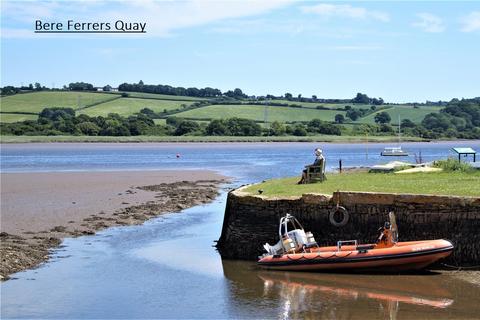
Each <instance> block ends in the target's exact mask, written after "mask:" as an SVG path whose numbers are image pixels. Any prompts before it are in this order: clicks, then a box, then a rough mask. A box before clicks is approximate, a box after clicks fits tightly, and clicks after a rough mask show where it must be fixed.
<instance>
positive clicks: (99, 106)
mask: <svg viewBox="0 0 480 320" xmlns="http://www.w3.org/2000/svg"><path fill="white" fill-rule="evenodd" d="M202 100H206V99H204V98H197V97H186V96H169V95H162V94H151V93H140V92H128V97H121V93H113V94H112V93H95V92H71V91H42V92H31V93H22V94H16V95H12V96H7V97H2V98H0V111H1V119H0V121H1V122H15V121H23V120H35V119H36V118H37V116H36V114H38V113H39V112H40V111H42V110H43V109H44V108H46V107H70V108H73V109H76V110H78V111H77V113H81V114H87V115H90V116H99V115H101V116H106V115H108V114H109V113H118V114H120V115H122V116H129V115H132V114H135V113H138V112H140V110H141V109H143V108H149V109H151V110H153V111H155V112H156V113H161V112H163V111H165V110H166V111H168V113H169V115H168V116H175V117H180V118H186V119H192V120H196V121H199V122H200V121H208V120H210V119H223V118H231V117H238V118H246V119H251V120H255V121H258V122H263V121H264V120H265V106H264V105H256V104H255V105H252V104H248V100H243V101H239V102H238V104H235V105H231V104H224V105H222V104H219V105H206V106H197V107H195V109H190V110H184V108H189V107H190V106H191V105H192V104H193V103H195V102H198V101H202ZM206 101H208V100H206ZM271 103H286V104H289V105H292V104H294V105H299V106H301V107H291V106H290V107H284V106H272V105H270V106H268V112H267V120H268V122H273V121H279V122H284V123H286V122H288V123H292V122H297V121H298V122H306V121H310V120H312V119H320V120H324V121H330V122H333V121H334V119H335V115H336V114H341V115H343V116H344V117H345V115H346V113H345V111H343V110H336V109H343V108H344V107H345V106H346V105H350V106H351V107H352V108H356V109H369V108H370V107H371V106H370V105H356V104H345V103H339V104H332V103H313V102H295V101H288V100H281V99H279V100H272V101H271ZM318 106H321V107H322V108H329V109H332V110H324V109H318ZM381 108H386V109H385V110H380V111H377V112H381V111H385V112H387V113H389V114H390V116H391V118H392V123H393V124H396V122H397V119H398V115H400V117H401V119H410V120H412V121H413V122H415V123H420V122H421V121H422V120H423V118H424V117H425V115H426V114H428V113H430V112H438V111H439V110H440V107H432V106H421V107H419V108H414V107H413V106H410V105H399V106H391V105H385V106H382V107H381ZM375 114H376V113H372V114H369V115H367V116H365V117H362V118H359V119H358V120H357V121H355V122H353V123H354V124H361V123H369V124H372V123H374V117H375ZM346 121H347V122H348V118H347V119H346ZM347 126H348V125H347Z"/></svg>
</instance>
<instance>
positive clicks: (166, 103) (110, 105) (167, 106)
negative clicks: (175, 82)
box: [78, 98, 192, 116]
mask: <svg viewBox="0 0 480 320" xmlns="http://www.w3.org/2000/svg"><path fill="white" fill-rule="evenodd" d="M191 103H192V101H182V100H157V99H138V98H121V99H117V100H113V101H109V102H105V103H101V104H98V105H96V106H93V107H89V108H85V109H83V110H80V111H79V112H78V113H83V114H86V115H89V116H106V115H108V114H109V113H118V114H119V115H121V116H129V115H132V114H134V113H138V112H140V110H142V109H143V108H149V109H151V110H153V111H155V112H163V111H164V110H167V111H170V110H175V109H181V108H182V106H183V105H184V106H189V105H190V104H191Z"/></svg>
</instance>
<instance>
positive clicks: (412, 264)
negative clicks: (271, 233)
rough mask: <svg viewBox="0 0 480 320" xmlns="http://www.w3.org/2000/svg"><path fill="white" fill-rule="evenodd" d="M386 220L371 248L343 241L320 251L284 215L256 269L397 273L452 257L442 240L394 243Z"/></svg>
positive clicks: (309, 235)
mask: <svg viewBox="0 0 480 320" xmlns="http://www.w3.org/2000/svg"><path fill="white" fill-rule="evenodd" d="M389 218H390V221H389V222H385V225H384V226H383V227H382V228H381V229H380V231H381V234H380V236H379V237H378V239H377V242H376V243H374V244H359V243H358V241H357V240H343V241H338V242H337V245H336V246H329V247H320V246H318V244H317V243H316V241H315V239H314V237H313V235H312V233H311V232H305V231H304V229H303V227H302V226H301V224H300V223H299V222H298V220H297V219H296V218H295V217H293V216H292V215H290V214H287V215H286V216H285V217H282V218H281V219H280V226H279V236H280V241H279V242H278V243H277V244H276V245H274V246H271V245H269V244H268V243H267V244H265V245H264V248H265V250H266V251H267V253H265V254H264V255H262V256H260V257H259V261H258V265H259V266H261V267H263V268H267V269H275V270H289V271H329V272H379V273H380V272H401V271H411V270H421V269H425V268H427V267H428V266H430V265H431V264H433V263H435V262H437V261H438V260H440V259H443V258H446V257H448V256H449V255H450V254H451V253H452V251H453V248H454V247H453V244H452V243H451V242H449V241H447V240H443V239H438V240H422V241H407V242H398V230H397V224H396V221H395V215H394V213H393V212H390V213H389Z"/></svg>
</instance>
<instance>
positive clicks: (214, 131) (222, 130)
mask: <svg viewBox="0 0 480 320" xmlns="http://www.w3.org/2000/svg"><path fill="white" fill-rule="evenodd" d="M205 132H206V133H207V135H209V136H228V135H230V131H229V130H228V127H227V125H226V123H225V121H224V120H217V119H215V120H212V121H210V123H209V124H208V126H207V127H206V128H205Z"/></svg>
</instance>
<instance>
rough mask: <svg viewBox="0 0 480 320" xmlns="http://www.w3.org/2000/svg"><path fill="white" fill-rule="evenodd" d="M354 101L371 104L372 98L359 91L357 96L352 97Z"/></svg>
mask: <svg viewBox="0 0 480 320" xmlns="http://www.w3.org/2000/svg"><path fill="white" fill-rule="evenodd" d="M352 102H353V103H361V104H369V103H370V98H369V97H368V96H367V95H366V94H363V93H360V92H359V93H357V96H356V97H355V98H353V99H352Z"/></svg>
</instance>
